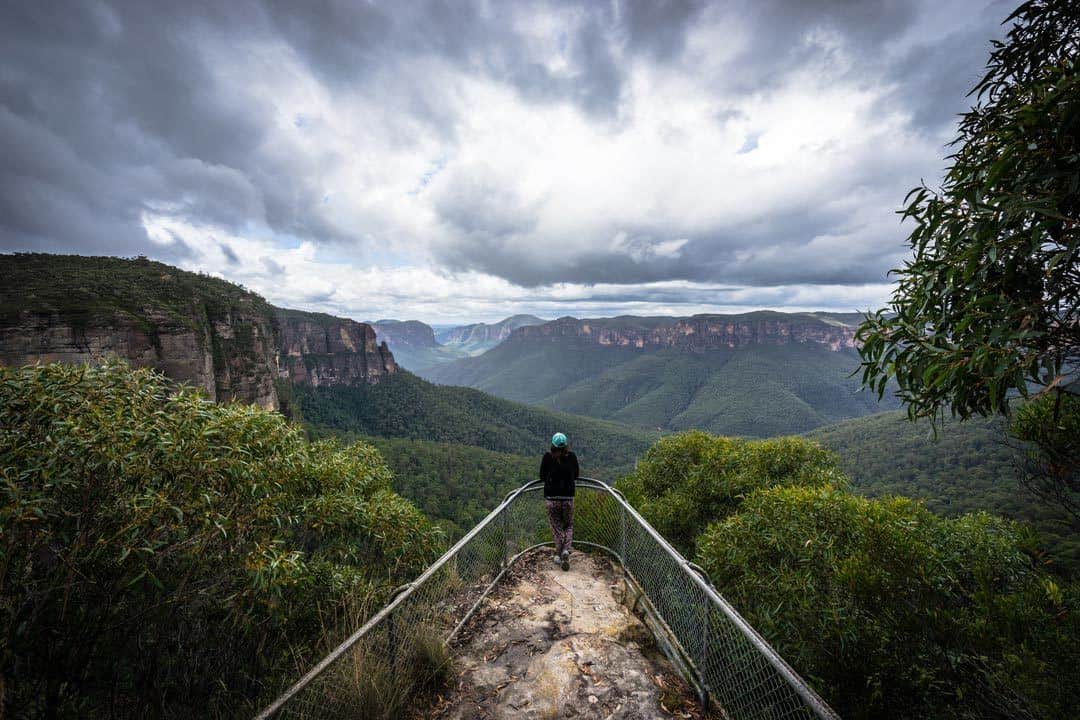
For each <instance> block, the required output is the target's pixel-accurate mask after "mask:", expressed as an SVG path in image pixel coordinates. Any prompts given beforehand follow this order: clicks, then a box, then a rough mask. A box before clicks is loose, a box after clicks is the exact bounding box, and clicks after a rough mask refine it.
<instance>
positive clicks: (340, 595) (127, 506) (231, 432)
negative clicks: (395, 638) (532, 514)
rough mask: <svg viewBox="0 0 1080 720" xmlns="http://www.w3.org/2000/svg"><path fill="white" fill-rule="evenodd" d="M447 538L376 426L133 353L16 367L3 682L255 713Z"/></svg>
mask: <svg viewBox="0 0 1080 720" xmlns="http://www.w3.org/2000/svg"><path fill="white" fill-rule="evenodd" d="M438 544H439V537H438V535H437V533H436V532H435V531H434V530H433V529H432V528H431V527H430V525H429V524H428V523H427V521H426V520H425V519H424V518H423V516H422V515H421V514H420V513H419V512H418V511H417V510H416V509H415V508H414V507H413V506H412V505H411V504H409V503H408V502H406V501H405V500H403V499H402V498H400V497H398V496H397V495H395V494H394V493H393V492H392V491H391V490H390V473H389V471H388V470H387V469H386V467H385V465H384V464H383V462H382V460H381V458H380V457H379V455H378V453H377V452H376V451H375V450H374V449H373V448H371V447H369V446H367V445H363V444H356V445H352V446H350V447H342V446H340V445H339V444H337V443H336V442H318V443H314V444H308V443H307V442H306V440H305V439H304V437H303V435H302V434H301V432H300V431H298V430H297V429H296V428H294V427H292V426H290V425H288V424H287V423H286V422H285V420H284V419H283V418H282V417H281V416H280V415H278V414H276V413H270V412H266V411H263V410H260V409H259V408H257V407H254V406H248V405H242V404H230V405H216V404H213V403H210V402H208V401H206V400H204V399H203V398H202V397H200V396H199V395H198V394H197V393H195V392H193V391H191V390H187V389H177V388H174V387H173V386H171V385H170V384H169V383H168V382H167V381H166V380H165V378H164V377H162V376H161V375H157V374H155V373H153V372H150V371H147V370H132V369H130V368H129V367H128V366H126V365H125V364H123V363H107V364H105V365H102V366H98V367H86V366H65V365H46V366H40V367H32V368H23V369H5V368H0V629H2V631H3V633H4V635H3V637H4V639H5V642H4V643H3V645H2V646H0V647H2V649H0V673H2V677H0V681H2V682H3V685H2V687H4V689H5V696H4V704H5V705H6V706H7V707H9V708H12V707H13V708H20V710H21V711H22V712H23V713H24V714H26V715H29V716H36V715H45V716H55V715H63V716H92V715H109V716H139V717H143V716H147V715H152V716H177V715H190V714H192V713H194V714H195V715H197V716H226V715H238V714H245V713H249V712H250V710H251V709H252V706H253V704H254V703H255V702H256V701H257V699H258V698H259V695H260V693H262V694H264V695H265V694H266V692H272V691H274V690H276V689H277V688H278V687H279V686H280V682H281V680H282V678H283V677H284V676H285V675H289V676H291V675H292V673H293V671H295V669H296V665H297V663H299V664H305V663H306V662H308V660H310V659H311V658H310V653H311V652H313V651H314V650H315V649H316V648H319V649H321V648H322V643H321V641H322V638H321V637H320V635H321V634H322V629H323V627H324V626H326V625H327V624H330V625H331V626H332V625H333V619H334V618H335V617H340V616H341V615H342V613H343V608H344V607H345V605H346V604H347V603H357V602H359V600H358V598H361V599H362V598H369V599H370V602H378V601H379V599H380V598H382V597H384V596H385V594H386V592H387V591H388V588H390V587H392V586H394V585H395V584H397V583H399V582H401V580H403V579H406V578H410V577H411V576H413V575H414V574H415V573H416V572H418V571H419V570H420V569H421V568H422V567H423V566H424V565H425V564H426V563H427V562H428V561H429V560H430V558H431V557H432V556H433V555H434V553H435V551H436V549H437V547H438Z"/></svg>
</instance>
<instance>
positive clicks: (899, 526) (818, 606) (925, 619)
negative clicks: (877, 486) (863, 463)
mask: <svg viewBox="0 0 1080 720" xmlns="http://www.w3.org/2000/svg"><path fill="white" fill-rule="evenodd" d="M1032 542H1033V537H1032V535H1031V534H1030V531H1029V530H1027V529H1026V528H1024V527H1023V526H1020V525H1018V524H1015V523H1013V522H1010V521H1007V520H1004V519H1001V518H995V517H992V516H990V515H987V514H985V513H980V514H976V515H965V516H962V517H959V518H955V519H945V518H941V517H938V516H936V515H934V514H933V513H931V512H929V511H927V510H926V509H924V508H923V507H921V506H920V505H919V504H917V503H915V502H914V501H911V500H908V499H905V498H891V499H883V500H869V499H865V498H861V497H858V496H855V495H852V494H850V493H847V492H844V491H842V490H837V489H835V488H831V487H827V486H825V487H798V486H792V487H771V488H770V487H767V488H763V489H761V490H758V491H756V492H753V493H752V494H750V495H749V496H748V497H747V498H746V500H745V501H744V502H743V504H742V506H741V507H740V509H739V512H738V513H736V514H732V515H729V516H728V517H726V518H724V519H722V520H720V521H719V522H717V523H715V524H713V525H711V526H710V527H709V528H708V529H707V530H706V532H705V533H704V534H703V536H702V537H701V538H700V540H699V543H698V546H699V552H698V556H697V559H698V562H699V563H700V564H701V565H702V566H703V567H705V568H706V570H707V571H708V572H709V573H710V575H711V577H712V579H713V581H714V582H715V583H716V585H717V586H718V587H719V588H720V590H721V591H722V592H723V594H724V595H725V596H726V597H727V598H728V600H730V601H731V602H732V604H733V605H734V606H735V607H736V608H738V609H739V610H740V612H742V613H743V614H744V615H745V616H746V618H747V620H749V621H750V623H751V624H752V625H753V626H754V627H755V628H757V629H758V631H760V632H761V633H762V634H763V635H764V636H765V637H766V638H767V639H768V640H769V641H770V642H772V643H773V644H774V646H775V647H776V648H777V650H778V651H779V652H780V653H781V655H783V656H784V657H785V658H786V659H787V660H788V661H789V662H791V663H792V665H793V666H794V667H796V668H797V669H798V670H799V671H800V672H802V673H803V674H804V675H805V676H806V677H807V678H808V679H809V680H810V681H811V683H812V684H813V685H815V687H816V688H817V689H818V691H819V692H821V693H822V695H823V696H824V697H825V698H826V700H828V701H829V702H830V704H832V705H833V707H834V708H835V709H836V710H837V711H838V712H839V713H840V714H841V715H842V716H844V717H850V718H880V717H897V718H901V717H904V718H906V717H935V718H990V717H999V718H1015V717H1050V718H1056V717H1067V716H1069V708H1070V707H1071V708H1073V709H1075V708H1076V707H1080V693H1078V688H1077V685H1076V683H1075V677H1074V675H1073V674H1074V672H1075V668H1076V667H1077V662H1078V661H1080V640H1078V638H1080V621H1078V615H1077V613H1078V611H1080V603H1078V602H1077V595H1076V593H1075V592H1074V591H1071V590H1070V591H1063V590H1062V588H1060V587H1058V586H1057V585H1056V584H1055V582H1054V581H1053V580H1052V579H1051V578H1050V576H1048V575H1046V574H1045V573H1042V572H1039V571H1037V570H1036V569H1035V568H1034V566H1033V563H1032V561H1031V558H1030V557H1029V555H1028V553H1027V552H1026V551H1027V549H1028V548H1029V546H1030V544H1031V543H1032Z"/></svg>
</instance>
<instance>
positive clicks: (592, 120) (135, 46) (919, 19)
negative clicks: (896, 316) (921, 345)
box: [0, 0, 1015, 322]
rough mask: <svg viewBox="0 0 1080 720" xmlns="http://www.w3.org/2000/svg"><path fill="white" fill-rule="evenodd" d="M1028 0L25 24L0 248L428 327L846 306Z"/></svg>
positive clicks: (474, 9)
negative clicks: (187, 273)
mask: <svg viewBox="0 0 1080 720" xmlns="http://www.w3.org/2000/svg"><path fill="white" fill-rule="evenodd" d="M1013 4H1015V3H1014V2H1004V3H1002V2H991V1H990V0H945V1H942V0H925V1H924V0H731V1H729V2H716V3H705V2H696V1H690V0H686V1H679V0H650V1H645V0H613V1H611V2H603V1H601V0H590V1H588V2H585V1H583V2H578V3H563V2H520V3H511V2H496V1H495V0H489V1H486V2H483V1H482V2H468V1H466V0H450V1H447V2H405V1H399V0H392V1H391V0H387V1H386V2H363V1H362V0H349V1H340V2H335V1H334V0H328V1H326V2H292V1H289V0H282V1H281V2H257V1H255V0H229V2H217V1H215V2H209V1H207V2H200V1H197V0H196V1H190V0H189V1H185V2H150V1H148V0H131V2H95V1H93V0H78V1H76V2H49V1H42V0H24V1H22V2H20V1H18V0H16V1H15V2H11V1H10V0H8V1H7V2H3V3H0V57H2V63H0V156H2V158H3V160H2V161H0V252H12V251H29V250H38V251H46V252H65V253H80V254H88V255H100V254H105V255H121V256H133V255H139V254H144V255H148V256H150V257H152V258H156V259H159V260H162V261H164V262H168V263H172V264H175V265H178V266H180V267H183V268H186V269H190V270H201V271H204V272H209V273H212V274H215V275H220V276H222V277H225V278H228V279H230V280H233V281H236V282H239V283H242V284H243V285H245V286H246V287H248V288H251V289H253V290H255V291H257V292H259V293H261V294H263V295H264V296H266V297H267V298H268V299H269V300H271V301H272V302H274V303H276V304H279V305H285V306H291V307H300V308H306V309H313V310H322V311H326V312H331V313H334V314H338V315H345V316H349V317H353V318H356V319H361V320H362V319H376V318H383V317H395V318H401V319H406V318H418V319H421V320H425V321H428V322H455V321H475V320H496V319H499V318H502V317H504V316H506V315H509V314H511V313H514V312H533V313H536V314H538V315H541V316H543V317H556V316H559V315H565V314H572V315H578V316H598V315H614V314H622V313H632V314H651V315H657V314H688V313H693V312H706V311H714V312H724V311H733V310H742V309H747V308H776V309H830V310H852V309H866V308H869V307H876V306H880V305H881V304H882V303H883V302H884V300H885V299H886V298H887V297H888V295H889V292H890V286H889V284H888V280H887V278H886V272H887V271H888V269H889V268H891V267H895V266H897V265H898V264H899V263H901V262H902V260H903V258H904V257H905V253H904V243H903V240H904V237H905V236H906V234H907V229H906V228H905V227H904V226H902V225H901V224H900V222H899V219H898V217H897V215H896V214H895V210H896V209H897V208H898V207H899V205H900V203H901V201H902V200H903V197H904V195H905V193H906V192H907V190H908V189H910V188H911V187H912V186H913V185H916V184H918V183H919V181H920V179H925V180H926V181H927V182H928V183H930V184H934V183H935V182H936V181H937V180H938V178H940V176H941V174H942V170H943V168H944V165H945V161H944V157H945V155H946V154H947V148H946V147H945V143H946V142H947V141H948V140H949V139H951V137H952V136H953V133H954V129H955V124H956V114H957V113H958V112H962V111H963V110H965V109H966V108H967V106H968V104H969V102H970V101H969V99H968V98H967V97H966V94H967V91H968V90H969V89H970V87H971V86H972V85H973V84H974V83H975V81H977V80H978V78H979V76H980V71H981V69H982V68H983V65H984V63H985V60H986V57H987V54H988V49H989V40H990V39H991V38H994V37H999V36H1001V35H1002V34H1003V32H1002V29H1001V27H1000V23H1001V21H1002V20H1003V19H1004V17H1005V16H1006V15H1007V14H1008V13H1009V11H1010V10H1011V9H1012V6H1013Z"/></svg>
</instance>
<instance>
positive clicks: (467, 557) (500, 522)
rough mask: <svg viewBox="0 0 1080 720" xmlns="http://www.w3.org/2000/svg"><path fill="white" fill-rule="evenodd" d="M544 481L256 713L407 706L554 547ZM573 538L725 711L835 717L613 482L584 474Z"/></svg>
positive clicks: (354, 714) (366, 711)
mask: <svg viewBox="0 0 1080 720" xmlns="http://www.w3.org/2000/svg"><path fill="white" fill-rule="evenodd" d="M541 489H542V486H541V485H540V484H539V483H538V482H536V481H534V482H532V483H528V484H526V485H524V486H522V487H521V488H519V489H518V490H515V491H514V492H512V493H510V494H509V495H508V496H507V498H506V499H505V500H504V501H503V502H502V503H501V504H500V505H499V507H497V508H496V509H495V510H494V511H492V513H491V514H490V515H488V516H487V517H486V518H485V519H484V520H483V521H481V522H480V523H479V524H478V525H477V526H476V527H475V528H473V529H472V530H470V531H469V532H468V533H467V534H466V535H465V537H464V538H462V539H461V540H460V541H458V543H457V544H456V545H455V546H454V547H453V548H451V549H450V550H449V551H448V552H447V553H446V554H445V555H443V556H442V557H441V558H440V559H439V560H438V561H436V562H435V564H433V565H432V566H431V567H430V568H428V569H427V570H426V571H425V572H424V573H423V574H422V575H421V576H420V577H419V578H417V580H416V581H415V582H413V583H411V584H410V585H409V586H407V587H405V588H404V589H403V591H402V592H400V593H399V594H398V595H397V596H396V597H395V598H394V599H393V600H392V601H391V602H390V604H389V605H387V606H386V607H385V608H383V609H382V610H381V611H379V612H378V613H377V614H376V615H375V616H373V617H372V618H371V619H370V620H368V622H367V623H365V625H364V626H363V627H362V628H360V629H359V630H358V631H357V632H355V633H354V634H353V635H352V636H350V637H349V639H347V640H346V641H345V642H344V643H342V644H341V645H340V646H339V647H338V648H337V649H336V650H334V652H332V653H331V654H330V655H328V656H327V657H326V658H324V659H323V660H322V661H321V662H320V663H319V664H318V665H317V666H316V667H314V668H312V670H311V671H310V672H308V673H307V674H306V675H305V676H304V677H303V678H301V679H300V680H299V681H298V682H297V683H296V684H295V685H293V686H292V687H291V688H290V689H289V690H288V691H286V693H284V694H283V695H282V696H281V697H279V698H278V699H277V700H276V701H275V702H274V703H273V704H272V705H271V706H270V707H268V708H267V709H266V710H264V711H263V712H262V713H260V714H259V715H258V718H259V719H262V718H271V717H273V718H316V717H317V718H357V719H367V718H395V717H399V716H401V715H402V714H404V710H405V709H406V708H407V707H408V705H409V702H410V700H411V699H412V698H413V697H414V696H415V695H416V691H417V690H419V689H422V688H424V687H433V686H436V685H437V684H438V683H440V682H441V681H442V679H443V675H444V674H445V672H446V665H445V658H446V654H445V648H444V643H445V642H446V641H447V640H449V639H450V638H451V637H452V636H453V635H454V633H456V632H457V630H458V629H460V628H461V626H462V625H463V624H464V622H465V621H466V620H467V619H468V617H469V616H470V615H471V614H472V613H473V612H475V611H476V609H477V608H478V607H479V605H480V603H481V601H482V600H483V598H484V597H485V596H486V595H487V593H488V592H489V591H490V590H491V589H492V588H493V587H494V586H495V584H496V583H497V582H498V581H499V579H500V578H501V577H502V574H503V573H504V572H505V571H506V569H507V568H508V567H509V566H510V565H511V564H512V563H513V562H514V561H515V560H516V559H517V558H518V557H520V556H521V555H522V554H524V553H525V552H526V551H528V550H530V549H532V548H535V547H537V546H539V545H543V544H550V531H549V530H548V527H547V518H546V512H545V508H544V504H543V499H542V497H541V493H540V490H541ZM574 542H575V544H576V545H578V546H579V547H593V548H597V549H600V550H602V551H604V552H607V553H609V554H610V555H611V556H612V557H613V558H615V559H616V560H618V561H619V562H620V563H621V564H622V566H623V569H624V570H625V572H626V576H627V581H628V583H629V584H630V585H631V586H632V587H633V588H634V589H635V592H636V593H637V594H638V596H639V598H640V599H641V603H642V605H643V606H644V610H645V611H646V613H647V614H648V616H649V618H650V620H651V622H650V626H651V627H653V628H654V630H656V631H658V638H657V639H658V641H660V644H661V647H663V648H664V649H665V651H666V652H668V654H669V655H670V656H672V660H673V661H675V663H676V665H677V666H679V667H680V668H681V669H682V670H683V671H685V674H687V675H688V677H687V679H688V680H689V681H690V682H691V683H693V684H694V685H695V687H697V688H698V690H699V692H700V694H701V695H702V696H703V697H705V698H708V699H710V700H712V701H714V702H715V703H716V704H717V705H718V706H719V707H720V708H721V709H722V710H723V711H724V713H725V715H726V716H727V717H730V718H732V719H740V720H741V719H742V718H783V719H786V718H836V717H837V716H836V715H835V713H833V711H832V710H831V709H830V708H829V707H828V706H827V705H826V704H825V703H824V702H823V701H822V700H821V698H819V697H818V696H817V695H816V694H815V693H814V692H813V690H811V689H810V688H809V687H808V686H807V685H806V683H805V682H803V680H802V679H801V678H799V676H798V675H797V674H796V673H795V672H794V671H793V670H792V669H791V668H790V667H788V665H787V664H786V663H785V662H784V661H783V659H782V658H780V656H779V655H777V654H776V652H775V651H774V650H773V649H772V648H771V647H769V645H768V644H767V643H766V642H765V640H764V639H762V638H761V637H760V636H759V635H758V634H757V633H756V632H755V631H754V630H753V628H751V627H750V626H749V625H748V624H747V623H746V621H745V620H743V619H742V617H741V616H739V615H738V613H736V612H735V611H734V609H732V608H731V607H730V606H729V605H728V604H727V602H726V601H725V600H724V599H723V598H722V597H721V596H720V595H719V593H717V592H716V590H715V589H714V588H713V587H712V586H711V585H709V583H708V582H707V581H706V580H705V579H703V577H702V576H701V575H700V574H699V572H698V571H697V570H696V569H695V566H693V565H691V564H690V563H688V562H687V561H686V560H685V559H684V558H683V557H682V556H681V555H680V554H679V553H678V552H677V551H675V550H674V549H673V548H672V547H671V546H670V545H669V544H668V543H667V542H666V541H665V540H664V539H663V538H662V537H660V535H659V534H658V533H657V532H656V531H655V530H654V529H653V528H652V527H651V526H650V525H649V524H648V523H647V522H645V520H644V519H643V518H641V516H640V515H638V513H637V512H636V511H635V510H634V509H633V508H631V507H630V506H629V505H628V504H627V503H626V501H625V500H624V499H623V498H622V496H621V494H620V493H618V491H616V490H613V489H612V488H611V487H609V486H607V485H606V484H604V483H601V482H598V481H595V480H589V479H585V478H583V479H581V480H580V481H579V482H578V492H577V496H576V501H575V503H574Z"/></svg>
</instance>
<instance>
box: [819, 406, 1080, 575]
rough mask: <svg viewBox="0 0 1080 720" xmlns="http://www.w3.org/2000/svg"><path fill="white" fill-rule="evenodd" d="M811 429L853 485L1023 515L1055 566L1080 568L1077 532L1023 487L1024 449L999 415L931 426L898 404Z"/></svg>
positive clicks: (938, 504)
mask: <svg viewBox="0 0 1080 720" xmlns="http://www.w3.org/2000/svg"><path fill="white" fill-rule="evenodd" d="M1022 413H1024V409H1023V408H1021V410H1020V411H1018V414H1022ZM1014 417H1015V416H1014ZM806 437H808V438H809V439H811V440H814V441H816V442H819V443H821V444H822V445H824V446H825V447H827V448H829V449H830V450H833V451H834V452H835V453H836V454H837V455H839V456H840V460H841V467H842V468H843V470H844V472H845V473H846V474H847V475H849V476H850V477H851V480H852V489H853V490H854V491H855V492H858V493H860V494H862V495H866V496H868V497H883V496H891V495H903V496H905V497H910V498H915V499H918V500H922V501H924V502H925V504H926V507H927V508H928V509H930V510H931V511H933V512H935V513H938V514H940V515H945V516H956V515H961V514H963V513H970V512H977V511H980V510H986V511H989V512H992V513H994V514H997V515H1002V516H1004V517H1007V518H1011V519H1013V520H1022V521H1024V522H1026V523H1028V524H1030V525H1031V526H1032V527H1034V528H1035V529H1036V530H1038V532H1039V537H1040V540H1041V544H1042V545H1043V546H1044V547H1046V549H1047V553H1048V554H1047V556H1045V557H1043V558H1042V560H1043V562H1045V563H1047V564H1048V567H1049V568H1050V569H1052V570H1054V571H1055V572H1058V573H1060V574H1063V575H1066V576H1073V577H1075V576H1078V573H1080V535H1078V534H1077V533H1076V532H1075V530H1074V529H1072V527H1071V525H1070V523H1069V522H1068V517H1067V516H1066V515H1065V514H1064V513H1063V512H1062V510H1061V508H1060V506H1058V505H1055V504H1053V503H1049V502H1047V501H1045V500H1043V499H1041V498H1038V497H1035V496H1032V495H1031V494H1030V493H1028V492H1022V491H1020V490H1022V488H1021V487H1020V483H1019V480H1018V477H1019V473H1018V467H1017V466H1018V464H1020V463H1021V461H1022V457H1023V455H1022V451H1020V450H1017V449H1014V448H1012V447H1010V446H1009V445H1008V444H1007V443H1006V442H1005V423H1004V421H1003V420H1002V419H1000V418H996V419H982V418H972V419H970V420H967V421H963V422H961V421H958V420H955V419H945V420H944V421H943V422H942V424H941V426H940V427H939V430H938V432H937V433H932V432H930V428H929V427H927V425H925V424H919V423H911V422H909V421H908V419H907V416H906V414H905V413H904V412H902V411H896V412H889V413H880V414H877V415H871V416H869V417H865V418H857V419H855V420H847V421H845V422H842V423H838V424H836V425H830V426H827V427H823V428H819V429H817V430H814V431H812V432H810V433H807V435H806Z"/></svg>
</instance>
